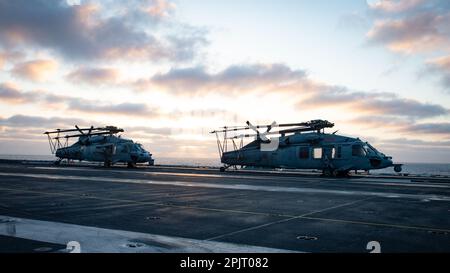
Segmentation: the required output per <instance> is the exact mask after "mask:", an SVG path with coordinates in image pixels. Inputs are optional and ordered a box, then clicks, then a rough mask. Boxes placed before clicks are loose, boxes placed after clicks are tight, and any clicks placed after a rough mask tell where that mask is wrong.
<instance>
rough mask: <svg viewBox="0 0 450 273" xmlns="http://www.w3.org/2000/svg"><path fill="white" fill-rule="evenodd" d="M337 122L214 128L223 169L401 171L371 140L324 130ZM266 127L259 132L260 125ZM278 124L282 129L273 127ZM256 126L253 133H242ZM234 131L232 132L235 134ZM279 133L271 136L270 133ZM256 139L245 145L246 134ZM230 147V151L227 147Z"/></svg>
mask: <svg viewBox="0 0 450 273" xmlns="http://www.w3.org/2000/svg"><path fill="white" fill-rule="evenodd" d="M333 126H334V123H331V122H329V121H327V120H311V121H308V122H301V123H288V124H276V123H275V122H274V123H272V124H271V125H256V126H254V125H252V124H251V123H250V122H248V121H247V126H232V127H226V126H225V127H223V128H220V129H219V130H215V131H212V132H211V133H212V134H216V138H217V146H218V149H219V154H220V160H221V162H222V163H223V164H224V166H223V167H221V168H220V171H222V172H223V171H225V170H226V169H227V168H229V167H231V166H233V167H235V168H237V166H241V167H261V168H285V169H317V170H322V172H323V174H324V175H327V176H346V175H348V173H349V172H350V171H355V172H356V171H357V170H365V171H369V170H372V169H382V168H387V167H394V170H395V171H396V172H401V171H402V164H394V163H393V161H392V157H390V156H386V155H385V154H383V153H381V152H379V151H378V150H377V149H375V148H374V147H373V146H372V145H370V144H369V143H368V142H364V141H362V140H360V139H359V138H353V137H347V136H341V135H337V134H336V132H337V131H335V132H334V133H331V134H327V133H325V128H332V127H333ZM261 128H262V129H265V131H263V132H260V131H259V129H261ZM273 128H279V131H275V132H273V131H271V130H272V129H273ZM248 130H253V131H254V132H255V133H253V134H240V135H236V133H238V132H245V131H247V132H248ZM233 133H234V135H230V134H233ZM270 135H277V136H276V137H275V138H271V139H269V138H268V136H270ZM248 137H255V140H254V141H252V142H250V143H248V144H247V145H244V143H243V140H244V138H248ZM229 147H231V150H230V151H229V150H228V148H229Z"/></svg>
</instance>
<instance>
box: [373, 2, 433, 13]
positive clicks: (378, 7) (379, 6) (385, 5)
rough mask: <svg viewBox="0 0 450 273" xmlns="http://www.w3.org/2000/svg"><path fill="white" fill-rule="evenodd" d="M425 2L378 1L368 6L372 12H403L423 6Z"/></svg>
mask: <svg viewBox="0 0 450 273" xmlns="http://www.w3.org/2000/svg"><path fill="white" fill-rule="evenodd" d="M424 2H425V0H380V1H377V2H374V3H371V4H369V7H370V8H371V9H372V10H375V11H380V12H388V13H392V12H404V11H408V10H411V9H414V8H417V7H418V6H419V5H421V4H423V3H424Z"/></svg>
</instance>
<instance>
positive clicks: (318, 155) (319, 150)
mask: <svg viewBox="0 0 450 273" xmlns="http://www.w3.org/2000/svg"><path fill="white" fill-rule="evenodd" d="M313 158H314V159H320V158H322V148H314V150H313Z"/></svg>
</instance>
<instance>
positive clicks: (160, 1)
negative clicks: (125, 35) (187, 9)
mask: <svg viewBox="0 0 450 273" xmlns="http://www.w3.org/2000/svg"><path fill="white" fill-rule="evenodd" d="M153 2H154V3H153V5H151V6H150V7H148V8H146V9H145V11H146V12H148V13H149V14H150V15H151V16H152V17H156V18H164V17H169V16H170V14H171V13H172V12H173V10H175V8H176V5H175V4H174V3H171V2H169V1H167V0H155V1H153Z"/></svg>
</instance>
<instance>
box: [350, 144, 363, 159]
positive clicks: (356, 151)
mask: <svg viewBox="0 0 450 273" xmlns="http://www.w3.org/2000/svg"><path fill="white" fill-rule="evenodd" d="M352 156H360V157H362V156H366V151H365V150H364V148H363V146H362V145H359V144H356V145H353V146H352Z"/></svg>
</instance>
